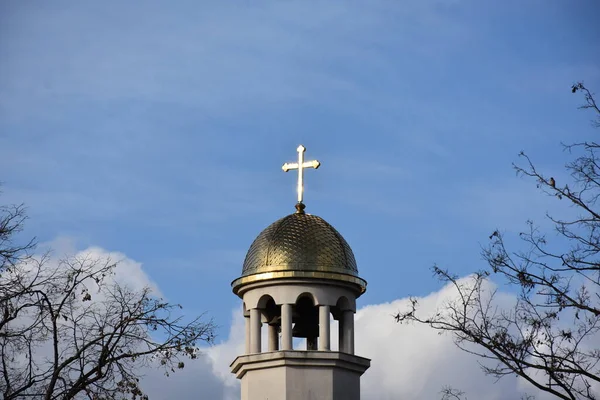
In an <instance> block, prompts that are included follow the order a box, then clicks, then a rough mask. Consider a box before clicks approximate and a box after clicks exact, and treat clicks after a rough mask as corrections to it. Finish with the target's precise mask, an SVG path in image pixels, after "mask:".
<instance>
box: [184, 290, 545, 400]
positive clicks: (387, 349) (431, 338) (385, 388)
mask: <svg viewBox="0 0 600 400" xmlns="http://www.w3.org/2000/svg"><path fill="white" fill-rule="evenodd" d="M454 295H455V293H454V292H453V290H452V289H451V288H448V287H446V288H443V289H441V290H440V291H438V292H434V293H432V294H430V295H428V296H426V297H423V298H421V299H420V300H419V304H420V307H421V310H422V311H423V312H425V313H426V312H431V311H433V310H434V309H436V307H438V306H440V304H441V303H442V302H444V301H447V300H448V299H450V298H452V297H453V296H454ZM498 299H499V300H500V301H501V302H502V303H503V304H510V302H512V301H513V300H514V297H513V296H512V295H509V294H500V295H499V296H498ZM408 306H409V301H408V299H398V300H395V301H393V302H390V303H383V304H376V305H368V306H365V307H363V308H361V309H360V310H359V311H358V312H357V314H356V321H355V327H356V354H357V355H360V356H363V357H367V358H370V359H371V368H370V369H369V370H367V372H366V373H365V374H364V375H363V377H362V379H361V392H362V397H361V398H362V399H363V400H385V399H399V398H400V399H404V398H406V399H415V400H431V399H439V398H440V397H441V395H440V394H439V392H440V390H441V389H442V388H443V387H444V386H447V385H450V386H452V387H455V388H459V389H461V390H463V391H465V392H466V393H467V395H468V398H470V399H482V400H501V399H507V398H515V399H518V398H520V396H521V395H522V394H523V393H525V391H526V390H529V389H530V388H529V387H527V385H524V384H521V383H519V381H518V380H517V379H516V378H513V377H505V378H504V379H502V380H500V381H499V382H497V383H495V382H494V380H493V379H491V378H489V377H486V376H485V375H484V374H483V372H482V371H481V370H480V368H479V365H478V363H477V361H478V360H477V358H475V357H474V356H471V355H469V354H467V353H464V352H462V351H460V350H459V349H457V348H456V346H455V345H454V343H453V342H452V338H451V337H450V336H448V335H438V334H437V332H435V331H433V330H432V329H430V328H428V327H426V326H420V325H400V324H397V323H396V322H395V321H394V318H393V315H394V314H395V313H396V312H397V311H399V310H403V309H406V308H407V307H408ZM233 313H234V314H233V320H232V327H231V331H230V336H229V338H228V339H227V340H226V341H224V342H223V343H221V344H219V345H217V346H214V347H212V348H208V349H206V350H205V351H206V353H207V354H208V356H209V357H210V359H211V362H212V366H213V371H214V374H215V375H216V376H219V377H220V378H221V379H222V380H223V382H224V383H225V385H226V386H227V388H228V390H226V394H225V396H226V397H224V399H227V400H229V399H238V398H239V385H238V384H237V383H236V380H235V378H234V376H233V375H232V374H231V373H230V372H229V364H230V363H231V362H232V361H233V359H234V358H235V357H236V356H237V355H239V354H241V352H242V351H243V347H244V346H243V340H244V338H243V334H244V328H243V320H242V316H241V312H240V311H239V309H236V310H234V312H233ZM336 331H337V330H336V329H335V326H333V327H332V332H336ZM334 336H335V335H334ZM333 339H334V340H333V342H334V343H333V346H334V348H335V346H336V343H337V340H335V337H334V338H333ZM231 396H235V397H231ZM190 398H191V397H190ZM538 398H541V397H538Z"/></svg>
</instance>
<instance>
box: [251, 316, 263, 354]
mask: <svg viewBox="0 0 600 400" xmlns="http://www.w3.org/2000/svg"><path fill="white" fill-rule="evenodd" d="M261 325H262V323H261V322H260V310H259V309H258V308H253V309H251V310H250V353H260V350H261V349H260V327H261Z"/></svg>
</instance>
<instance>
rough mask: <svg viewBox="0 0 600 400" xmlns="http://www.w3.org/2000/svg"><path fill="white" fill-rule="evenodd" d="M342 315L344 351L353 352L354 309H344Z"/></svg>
mask: <svg viewBox="0 0 600 400" xmlns="http://www.w3.org/2000/svg"><path fill="white" fill-rule="evenodd" d="M343 315H344V317H343V320H344V321H343V322H344V323H343V324H342V325H343V338H344V352H346V353H348V354H354V311H352V310H345V311H344V312H343ZM340 339H341V338H340Z"/></svg>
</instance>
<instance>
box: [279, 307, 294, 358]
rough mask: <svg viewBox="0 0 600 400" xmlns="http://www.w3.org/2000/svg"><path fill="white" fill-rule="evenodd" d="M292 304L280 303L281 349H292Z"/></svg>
mask: <svg viewBox="0 0 600 400" xmlns="http://www.w3.org/2000/svg"><path fill="white" fill-rule="evenodd" d="M293 349H294V348H293V344H292V305H291V304H282V305H281V350H293Z"/></svg>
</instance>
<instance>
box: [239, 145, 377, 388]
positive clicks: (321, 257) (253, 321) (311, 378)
mask: <svg viewBox="0 0 600 400" xmlns="http://www.w3.org/2000/svg"><path fill="white" fill-rule="evenodd" d="M297 150H298V162H297V163H286V164H284V165H283V170H284V171H286V172H287V171H289V170H298V203H297V204H296V212H295V213H293V214H290V215H288V216H286V217H283V218H281V219H279V220H278V221H275V222H274V223H272V224H271V225H269V226H268V227H267V228H266V229H265V230H263V231H262V232H261V233H260V234H259V235H258V237H257V238H256V239H255V240H254V242H253V243H252V245H251V246H250V249H249V250H248V253H247V255H246V259H245V261H244V266H243V268H242V275H241V276H240V277H239V278H238V279H236V280H234V281H233V282H232V284H231V285H232V288H233V292H234V293H235V294H236V295H238V296H239V297H240V298H241V299H242V300H243V313H244V318H245V323H246V349H245V354H244V355H240V356H238V357H237V358H236V359H235V360H234V361H233V363H232V364H231V371H232V372H233V373H234V374H236V376H237V378H238V379H240V380H241V384H242V385H241V386H242V396H241V398H242V400H359V399H360V377H361V375H362V374H363V373H364V372H365V371H366V370H367V369H368V368H369V366H370V360H369V359H366V358H363V357H359V356H357V355H355V354H354V313H355V312H356V299H357V298H358V297H359V296H360V295H361V294H362V293H364V292H365V290H366V286H367V282H366V281H365V280H363V279H361V278H360V277H359V276H358V269H357V267H356V261H355V259H354V254H353V253H352V249H351V248H350V246H349V245H348V243H346V241H345V240H344V238H343V237H342V235H340V234H339V233H338V231H336V230H335V229H334V228H333V226H331V225H330V224H328V223H327V222H326V221H325V220H324V219H322V218H320V217H317V216H315V215H310V214H307V213H305V212H304V209H305V206H304V204H303V202H302V196H303V189H304V187H303V174H304V169H305V168H318V167H319V165H320V163H319V162H318V161H304V151H305V148H304V147H303V146H299V147H298V149H297ZM332 318H333V319H335V320H337V321H338V326H339V331H338V332H334V333H332V332H331V329H330V326H331V319H332ZM265 328H266V330H267V332H266V337H267V340H266V342H267V343H262V333H263V330H264V329H265ZM332 334H337V335H338V338H339V349H338V351H333V350H332V348H331V336H332ZM294 338H303V339H304V340H303V342H304V343H303V344H302V345H301V346H294V344H295V343H298V342H300V341H299V340H296V341H294ZM295 347H300V348H295Z"/></svg>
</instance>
